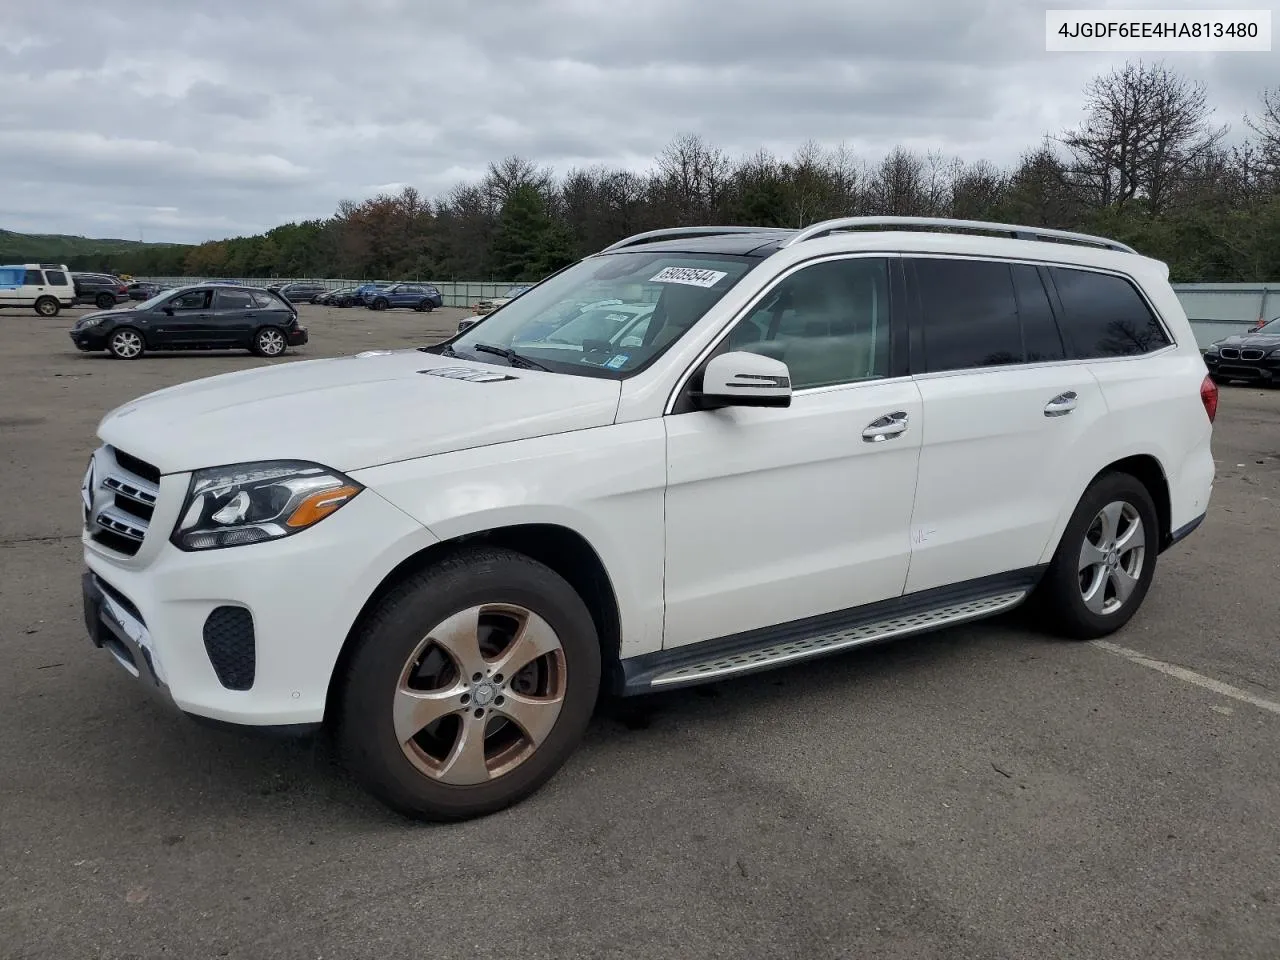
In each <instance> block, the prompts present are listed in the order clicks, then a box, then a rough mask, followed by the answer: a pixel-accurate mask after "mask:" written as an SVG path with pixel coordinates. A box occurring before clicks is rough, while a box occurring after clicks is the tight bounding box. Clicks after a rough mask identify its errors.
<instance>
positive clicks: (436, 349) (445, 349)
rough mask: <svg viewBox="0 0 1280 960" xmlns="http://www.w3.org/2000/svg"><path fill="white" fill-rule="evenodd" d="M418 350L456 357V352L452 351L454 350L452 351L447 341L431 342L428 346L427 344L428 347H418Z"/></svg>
mask: <svg viewBox="0 0 1280 960" xmlns="http://www.w3.org/2000/svg"><path fill="white" fill-rule="evenodd" d="M418 352H419V353H434V354H437V355H438V356H441V357H456V356H457V354H456V353H454V351H453V347H451V346H449V345H448V344H447V343H446V344H438V343H433V344H431V345H430V346H428V347H419V348H418Z"/></svg>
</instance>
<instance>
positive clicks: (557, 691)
mask: <svg viewBox="0 0 1280 960" xmlns="http://www.w3.org/2000/svg"><path fill="white" fill-rule="evenodd" d="M353 643H354V644H355V646H354V649H353V652H352V653H351V656H350V659H349V661H348V666H347V670H346V674H345V676H344V677H343V678H342V683H343V687H342V693H341V701H340V704H339V705H338V742H339V744H340V746H341V749H342V753H343V756H344V758H345V760H346V763H347V765H348V767H349V768H350V770H351V771H352V773H353V774H354V775H355V777H356V779H357V780H359V781H360V782H361V783H363V784H364V786H365V787H366V788H367V789H368V790H369V791H370V792H371V793H372V794H374V795H375V796H376V797H378V799H380V800H381V801H382V802H383V803H385V804H387V805H388V806H389V807H391V808H392V809H394V810H397V811H399V812H400V813H403V814H405V815H406V816H410V817H414V818H417V819H422V820H463V819H467V818H470V817H476V816H481V815H484V814H488V813H493V812H495V811H497V810H501V809H503V808H504V807H508V806H510V805H512V804H514V803H517V802H519V801H520V800H522V799H524V798H525V797H527V796H529V795H530V794H532V793H533V792H534V791H536V790H537V789H538V788H539V787H541V786H542V784H544V783H545V782H546V781H547V780H549V779H550V778H551V777H552V776H553V775H554V774H555V773H556V771H557V770H559V769H560V767H561V766H562V765H563V764H564V762H565V761H566V760H567V759H568V757H569V755H570V753H572V752H573V749H574V747H575V746H576V745H577V743H578V741H579V740H580V739H581V737H582V734H583V733H584V731H585V730H586V726H587V722H588V720H590V718H591V713H592V710H593V709H594V707H595V702H596V696H597V693H598V691H599V686H600V669H601V668H600V644H599V640H598V638H597V636H596V630H595V623H594V621H593V620H592V617H591V614H590V612H589V611H588V610H587V607H586V605H585V604H584V603H583V601H582V598H581V597H579V595H578V594H577V592H576V591H575V590H574V589H573V587H572V586H570V585H569V584H568V583H567V582H566V581H565V580H564V578H562V577H561V576H560V575H559V574H557V573H556V572H555V571H553V570H551V569H549V568H548V567H546V566H544V565H542V564H540V563H538V562H536V561H534V560H532V559H530V558H529V557H527V556H525V555H523V554H520V553H516V552H514V551H511V550H504V549H496V548H489V547H473V548H469V549H465V550H459V551H457V552H456V553H453V554H451V555H449V556H447V557H445V558H443V559H441V560H440V561H439V562H438V563H436V564H435V565H434V566H431V567H428V568H427V569H425V570H423V571H421V572H419V573H417V574H413V575H411V576H409V577H408V578H406V579H405V580H404V581H402V582H401V583H400V584H398V585H397V586H396V587H394V588H393V589H391V590H390V591H389V592H388V593H387V595H386V596H385V597H384V598H383V599H382V601H381V602H380V603H379V604H378V606H377V607H376V608H375V609H374V610H373V611H372V612H371V613H370V614H369V616H368V617H367V618H366V620H365V621H364V622H363V623H362V625H361V627H360V629H359V631H358V632H357V634H356V636H355V637H354V638H353Z"/></svg>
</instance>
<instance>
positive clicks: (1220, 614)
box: [0, 307, 1280, 960]
mask: <svg viewBox="0 0 1280 960" xmlns="http://www.w3.org/2000/svg"><path fill="white" fill-rule="evenodd" d="M304 314H305V319H306V321H307V322H308V324H309V325H310V327H311V329H312V335H313V339H312V344H311V345H310V346H308V347H305V348H303V349H302V350H300V351H298V352H297V353H295V354H293V355H291V356H290V357H289V358H287V359H286V360H285V361H276V362H289V360H292V359H297V358H300V357H304V356H310V357H314V356H325V355H336V354H342V353H351V352H355V351H358V350H361V349H368V348H372V347H386V346H391V347H396V346H405V345H409V344H412V343H418V342H427V341H430V340H432V339H435V338H436V337H438V336H439V335H440V334H441V333H443V332H444V331H446V330H448V329H451V328H452V327H453V326H454V325H455V324H456V320H457V318H458V317H459V316H460V315H461V313H460V311H449V310H445V311H439V312H437V313H435V314H432V315H430V316H426V317H423V316H421V315H418V314H414V313H411V312H397V313H392V314H381V315H375V314H373V313H371V312H368V311H363V310H361V311H340V310H332V311H326V310H323V309H321V308H311V307H307V308H304ZM74 316H75V313H64V314H63V315H62V316H61V317H59V318H57V319H55V320H53V321H43V320H40V319H38V318H36V317H34V316H31V315H26V314H20V313H18V312H16V311H6V312H5V313H3V314H0V326H2V327H3V329H4V331H5V338H4V340H5V343H6V345H7V347H8V349H7V350H6V351H5V352H4V354H3V356H0V481H3V489H5V490H6V491H8V493H9V503H8V509H6V510H5V511H3V512H2V513H0V613H2V614H3V616H0V665H2V667H3V669H0V721H2V725H0V731H2V733H3V735H2V736H0V864H2V865H3V866H2V867H0V957H3V958H6V960H8V958H14V960H16V958H30V960H35V958H41V960H46V958H47V960H64V958H70V957H77V958H104V960H105V958H112V960H117V958H118V960H123V958H153V957H183V958H187V957H190V958H203V957H236V958H255V960H256V958H275V957H281V958H300V960H301V958H322V957H323V958H389V957H410V956H413V957H417V956H430V957H433V958H454V957H459V958H461V957H467V958H484V957H503V958H508V957H512V956H520V957H522V958H536V957H548V958H564V957H584V958H587V957H590V958H596V957H599V958H667V957H670V958H689V957H700V958H720V957H724V958H771V960H773V958H787V957H805V958H826V957H831V958H836V957H840V958H868V957H891V958H898V957H900V958H903V960H926V958H952V960H953V958H958V957H982V958H1008V960H1026V958H1029V957H1035V958H1049V957H1054V958H1056V957H1072V958H1079V957H1106V958H1108V960H1122V958H1144V960H1149V958H1188V960H1191V958H1194V960H1207V958H1232V960H1246V958H1258V960H1275V958H1276V957H1277V956H1280V713H1277V712H1275V711H1273V710H1271V709H1269V708H1268V707H1267V706H1265V705H1266V704H1271V705H1272V706H1275V705H1276V703H1277V702H1280V662H1278V660H1277V656H1276V640H1277V625H1278V624H1280V592H1278V591H1277V587H1276V583H1277V574H1278V573H1280V459H1278V458H1280V391H1260V390H1256V389H1252V388H1242V387H1228V388H1224V389H1223V393H1222V404H1221V412H1220V414H1219V417H1218V429H1217V433H1216V439H1215V457H1216V458H1217V460H1218V462H1219V466H1218V470H1219V473H1218V483H1217V486H1216V488H1215V492H1214V498H1213V504H1212V507H1211V509H1210V512H1209V517H1208V520H1207V522H1206V523H1205V524H1204V526H1203V527H1202V528H1201V529H1200V531H1199V532H1197V533H1196V534H1195V535H1194V536H1193V537H1192V538H1191V539H1190V540H1188V541H1187V542H1186V543H1184V544H1182V545H1180V546H1178V547H1176V548H1174V549H1173V550H1172V551H1170V552H1169V553H1167V554H1165V555H1164V556H1162V557H1161V558H1160V563H1159V568H1158V571H1157V576H1156V581H1155V584H1154V587H1153V589H1152V591H1151V593H1150V595H1149V597H1148V599H1147V601H1146V604H1145V606H1144V608H1143V610H1142V611H1141V612H1140V613H1139V615H1138V616H1137V617H1136V618H1135V619H1134V621H1133V622H1132V623H1131V624H1130V625H1129V626H1128V627H1127V628H1126V629H1125V630H1124V631H1122V632H1121V633H1119V634H1117V635H1116V636H1114V637H1112V638H1111V640H1112V642H1113V643H1114V644H1116V645H1118V646H1119V647H1121V648H1124V649H1125V650H1130V651H1136V652H1137V653H1138V654H1141V655H1143V656H1144V657H1148V658H1152V659H1154V660H1156V661H1160V662H1162V663H1165V664H1170V665H1173V667H1175V668H1181V669H1182V670H1183V671H1191V672H1192V674H1185V673H1183V674H1180V675H1177V676H1175V675H1170V674H1169V673H1166V672H1161V671H1160V670H1157V669H1149V668H1148V667H1147V666H1144V665H1143V664H1142V663H1140V662H1137V661H1135V660H1133V659H1128V658H1126V657H1124V656H1117V655H1116V654H1115V653H1114V652H1110V651H1108V650H1106V649H1103V648H1101V647H1098V646H1095V645H1092V644H1069V643H1061V642H1055V641H1053V640H1050V639H1047V638H1045V637H1044V636H1042V635H1040V634H1038V633H1037V632H1035V630H1034V629H1033V625H1030V624H1027V623H1025V622H1024V620H1023V619H1022V618H1020V617H1019V616H1017V615H1014V616H1011V617H1008V618H1005V619H1001V620H997V621H994V622H988V623H982V624H978V625H972V626H966V627H963V628H959V629H953V630H948V631H946V632H943V633H938V634H934V635H931V636H927V637H920V638H915V639H907V640H902V641H899V642H897V643H893V644H888V645H885V646H881V647H877V648H873V649H868V650H863V651H855V652H852V653H850V654H847V655H844V656H839V657H836V658H833V659H827V660H824V661H820V662H818V663H814V664H810V665H807V666H799V667H795V668H792V669H788V670H785V671H781V672H775V673H772V674H764V675H759V676H756V677H752V678H748V679H742V680H738V681H731V682H725V683H721V684H718V685H715V686H712V687H708V688H704V689H701V690H697V691H689V692H684V693H678V694H677V693H671V694H666V695H663V696H658V697H652V698H646V699H643V700H640V701H636V702H630V703H625V704H617V705H612V706H609V707H607V708H606V709H604V710H602V711H601V713H600V715H599V716H598V717H597V719H596V720H595V722H594V723H593V726H592V729H591V731H590V734H589V736H588V739H587V742H586V743H585V745H584V746H583V748H582V749H581V750H580V751H579V752H578V753H577V754H576V756H575V757H574V759H573V760H572V761H571V762H570V764H569V765H568V766H567V767H566V768H565V769H564V770H563V771H562V772H561V773H560V774H559V775H558V776H557V777H556V778H555V779H554V780H553V781H552V782H551V783H550V784H549V785H548V786H547V787H546V788H545V789H544V790H543V791H542V792H540V793H539V794H538V795H536V796H535V797H534V798H532V799H531V800H529V801H528V802H526V803H524V804H522V805H521V806H519V807H517V808H515V809H513V810H509V811H507V812H505V813H502V814H500V815H497V816H494V817H491V818H488V819H485V820H482V821H476V822H471V823H467V824H462V825H456V826H446V827H434V826H421V825H412V824H408V823H406V822H404V821H402V820H400V819H398V818H397V817H395V816H393V815H391V814H389V813H387V812H386V811H384V810H383V809H382V808H381V807H379V806H377V805H376V804H375V803H374V802H373V801H371V800H369V799H367V798H366V797H365V796H364V795H363V794H362V793H361V792H360V791H359V790H357V789H356V788H355V786H354V785H353V784H352V783H351V782H350V781H349V780H348V779H347V777H346V776H345V775H344V773H343V772H342V770H341V769H340V768H339V767H338V765H337V764H336V762H335V761H334V759H333V756H332V753H331V751H330V749H329V747H328V746H327V744H326V743H325V742H324V741H323V740H315V741H310V742H303V743H281V742H269V741H268V742H264V741H259V740H255V739H252V738H247V737H244V736H240V735H236V734H231V733H225V732H221V731H214V730H209V729H205V728H204V727H201V726H198V725H196V724H194V723H192V722H190V721H187V720H184V719H182V718H181V717H174V716H171V715H169V714H167V713H165V712H164V711H163V710H161V709H160V708H158V707H156V706H153V705H152V704H151V703H149V702H147V701H146V700H144V698H143V697H142V696H141V695H140V693H139V691H138V690H137V689H135V686H134V683H133V681H132V680H131V679H130V678H129V677H128V676H127V675H126V674H124V673H123V671H121V670H120V669H119V667H118V666H117V665H116V664H115V663H114V662H113V661H112V660H111V659H110V657H109V656H108V655H107V654H105V653H102V652H100V651H97V650H94V649H92V648H91V647H90V645H89V643H88V641H87V639H86V638H85V635H84V628H83V625H82V623H81V619H80V599H79V596H78V590H79V584H78V575H79V572H80V564H81V561H80V548H79V542H78V520H79V518H78V498H77V492H78V487H79V482H80V478H81V474H82V471H83V469H84V465H85V462H86V459H87V457H88V454H89V452H90V450H91V449H92V447H93V446H94V438H93V430H94V426H95V425H96V422H97V420H98V418H99V417H100V415H101V414H102V413H103V412H105V411H106V410H107V409H108V408H110V407H112V406H114V405H116V404H118V403H122V402H124V401H126V400H128V399H130V398H132V397H134V396H137V395H139V394H141V393H144V392H146V391H149V390H152V389H156V388H159V387H161V386H166V385H169V384H172V383H177V382H180V381H183V380H187V379H193V378H195V377H198V376H205V375H208V374H212V373H217V372H221V371H229V370H235V369H240V368H243V367H245V366H249V365H255V364H261V363H264V362H266V361H262V360H257V359H254V358H251V357H249V356H248V355H234V354H225V355H222V354H219V355H201V356H186V357H183V356H178V357H173V356H158V357H145V358H143V359H141V360H139V361H137V362H134V363H121V362H117V361H111V360H108V359H105V358H99V357H89V356H82V355H79V354H77V353H76V352H75V351H74V350H73V349H72V348H71V344H70V341H69V340H68V339H67V337H66V332H65V331H66V329H67V328H68V326H69V324H70V321H71V320H72V319H73V318H74ZM1180 676H1181V677H1183V679H1180ZM1187 676H1194V677H1199V678H1202V679H1205V680H1207V681H1210V682H1217V684H1219V686H1217V687H1213V688H1209V689H1206V688H1205V687H1204V686H1202V685H1198V684H1197V683H1196V682H1190V681H1188V680H1187V679H1185V677H1187ZM1222 684H1226V685H1228V686H1226V687H1222V686H1221V685H1222ZM1224 690H1225V691H1226V692H1222V691H1224ZM1232 691H1235V693H1234V694H1233V693H1232ZM1242 693H1243V694H1245V695H1246V696H1247V698H1249V699H1242V698H1241V697H1240V696H1238V694H1242ZM1260 704H1261V705H1260Z"/></svg>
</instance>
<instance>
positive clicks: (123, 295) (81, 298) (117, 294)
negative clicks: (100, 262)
mask: <svg viewBox="0 0 1280 960" xmlns="http://www.w3.org/2000/svg"><path fill="white" fill-rule="evenodd" d="M71 278H72V280H73V281H74V282H75V287H76V301H75V302H76V303H92V304H93V305H94V306H95V307H97V308H98V309H99V310H109V309H111V308H112V307H114V306H115V305H116V304H117V303H125V302H127V301H128V300H129V286H128V284H126V283H124V282H123V281H122V280H121V279H120V278H119V277H116V276H112V275H111V274H109V273H73V274H71Z"/></svg>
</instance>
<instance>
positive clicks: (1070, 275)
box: [1050, 267, 1170, 360]
mask: <svg viewBox="0 0 1280 960" xmlns="http://www.w3.org/2000/svg"><path fill="white" fill-rule="evenodd" d="M1050 273H1051V274H1052V276H1053V283H1054V286H1056V287H1057V290H1058V296H1059V298H1060V299H1061V300H1062V310H1063V314H1064V317H1063V332H1064V333H1065V334H1066V338H1067V344H1068V347H1069V348H1070V350H1071V353H1072V356H1074V357H1077V358H1079V359H1083V360H1092V359H1098V358H1101V357H1129V356H1135V355H1138V354H1143V353H1150V352H1151V351H1153V350H1159V349H1161V348H1162V347H1167V346H1169V343H1170V341H1169V338H1168V336H1167V335H1166V334H1165V332H1164V329H1163V328H1162V327H1161V326H1160V322H1159V321H1158V320H1157V319H1156V317H1155V314H1153V313H1152V312H1151V308H1150V307H1148V306H1147V303H1146V301H1145V300H1143V299H1142V296H1141V295H1140V294H1139V293H1138V291H1137V290H1136V289H1135V288H1134V286H1133V284H1132V283H1130V282H1129V281H1128V280H1126V279H1124V278H1123V277H1118V276H1115V275H1113V274H1109V273H1095V272H1093V271H1091V270H1073V269H1070V268H1067V267H1051V268H1050Z"/></svg>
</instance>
